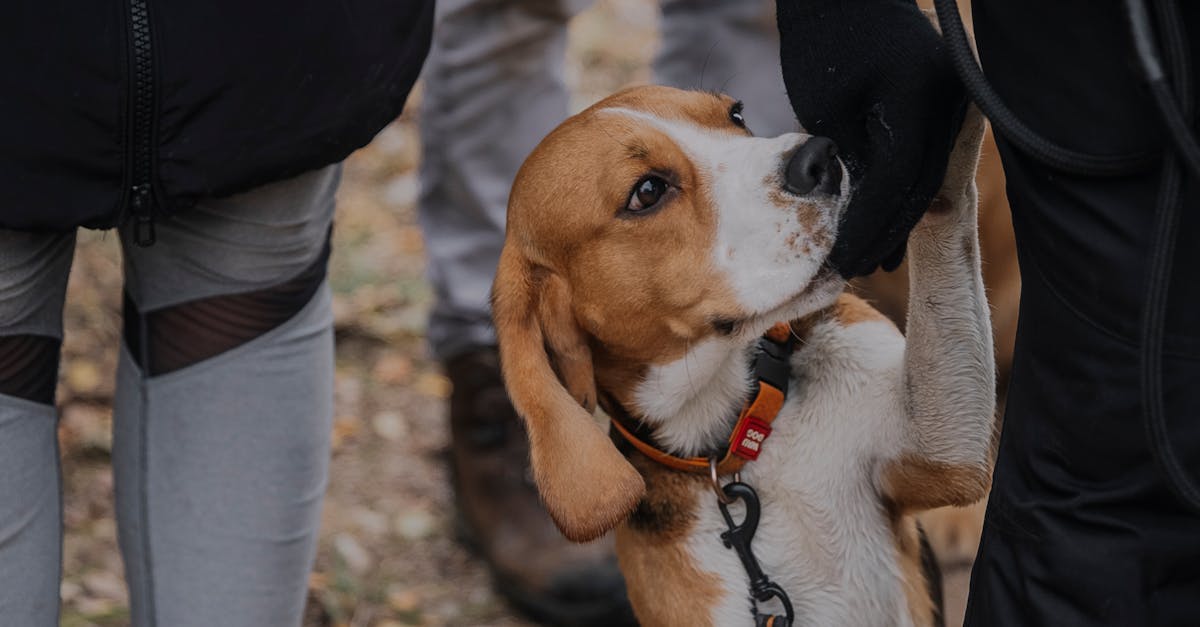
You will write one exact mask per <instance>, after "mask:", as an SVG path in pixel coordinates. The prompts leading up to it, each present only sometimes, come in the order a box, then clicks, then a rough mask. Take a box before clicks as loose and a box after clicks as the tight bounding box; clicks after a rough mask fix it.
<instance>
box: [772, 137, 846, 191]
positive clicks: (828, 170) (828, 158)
mask: <svg viewBox="0 0 1200 627" xmlns="http://www.w3.org/2000/svg"><path fill="white" fill-rule="evenodd" d="M783 188H784V189H786V190H787V191H789V192H791V193H793V194H796V195H797V196H804V195H806V194H809V193H812V192H813V191H814V190H815V191H818V192H820V193H823V194H829V195H831V196H837V195H839V194H841V191H842V166H841V164H840V163H838V160H837V144H835V143H833V140H832V139H829V138H828V137H810V138H809V139H808V141H806V142H804V143H803V144H802V145H801V146H800V147H798V148H796V150H795V152H793V153H792V156H791V157H789V158H788V160H787V163H785V164H784V166H783Z"/></svg>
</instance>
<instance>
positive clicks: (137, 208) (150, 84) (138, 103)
mask: <svg viewBox="0 0 1200 627" xmlns="http://www.w3.org/2000/svg"><path fill="white" fill-rule="evenodd" d="M129 25H130V29H129V30H130V41H131V43H132V45H133V80H132V81H131V82H132V85H131V87H132V89H131V91H132V92H133V93H132V96H131V97H132V99H133V115H132V120H131V121H130V124H131V125H132V131H131V133H130V136H131V140H132V141H131V146H130V148H131V150H130V153H131V155H132V158H131V159H130V160H129V163H130V164H131V170H132V177H131V182H132V185H131V187H130V188H129V211H130V213H131V214H132V218H133V241H134V243H136V244H137V245H138V246H149V245H151V244H153V243H154V240H155V233H154V213H155V204H154V187H153V177H154V137H153V134H154V65H153V56H152V54H151V52H152V50H151V38H150V13H149V9H148V8H147V6H146V0H130V2H129Z"/></svg>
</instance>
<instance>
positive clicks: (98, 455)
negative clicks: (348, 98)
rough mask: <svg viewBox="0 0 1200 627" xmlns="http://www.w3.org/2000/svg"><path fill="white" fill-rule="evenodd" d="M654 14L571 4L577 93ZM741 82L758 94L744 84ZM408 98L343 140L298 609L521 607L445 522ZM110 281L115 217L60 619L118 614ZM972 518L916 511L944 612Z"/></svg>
mask: <svg viewBox="0 0 1200 627" xmlns="http://www.w3.org/2000/svg"><path fill="white" fill-rule="evenodd" d="M658 23H659V10H658V6H657V4H656V3H655V2H653V1H651V0H600V1H598V2H596V3H595V4H594V5H593V6H592V7H591V8H590V9H589V10H588V11H586V12H585V13H583V14H582V15H580V16H579V17H577V18H576V19H575V20H574V21H573V22H572V24H571V28H570V39H569V48H568V56H567V58H568V61H567V78H568V83H569V86H570V88H571V92H572V109H573V110H574V111H578V110H580V109H582V108H584V107H586V106H587V105H589V104H591V103H592V102H595V101H596V100H598V99H600V98H601V97H603V96H605V95H607V94H609V93H611V92H612V91H614V90H616V89H618V88H620V87H621V86H624V85H627V84H630V83H638V82H646V81H648V80H649V77H650V70H649V66H650V61H651V59H652V58H653V55H654V53H655V50H656V46H657V43H658V36H657V33H658ZM740 97H743V98H745V99H746V100H747V109H748V111H753V107H754V103H753V98H752V96H749V95H743V96H740ZM420 98H421V90H420V87H419V86H418V88H417V89H416V90H415V91H414V93H413V95H412V99H411V100H410V103H409V106H408V107H407V109H406V111H407V112H406V113H405V115H404V116H403V117H401V118H400V119H399V120H397V121H396V122H395V123H393V124H392V125H391V126H389V127H387V128H386V129H385V130H384V131H383V132H382V133H380V134H379V135H378V136H377V137H376V138H375V140H374V141H373V142H372V143H371V144H370V145H369V146H367V147H366V148H364V149H362V150H360V151H358V152H357V153H355V154H354V155H353V156H352V157H350V159H349V160H348V161H347V162H346V168H345V175H344V179H343V183H342V186H341V190H340V193H339V197H338V200H339V206H338V213H337V219H336V228H335V232H334V248H333V258H332V262H331V263H332V265H331V270H330V279H331V283H332V286H333V290H334V295H335V296H334V308H335V315H336V323H335V324H336V334H337V340H338V347H337V380H336V421H335V425H334V433H333V443H334V450H333V465H332V469H331V481H330V486H329V491H328V495H327V497H326V500H325V510H324V519H323V525H322V537H321V543H320V551H319V555H318V558H317V564H316V568H315V571H314V573H313V574H312V577H311V580H310V585H309V604H308V609H307V612H306V618H305V625H306V627H317V626H339V627H340V626H355V627H358V626H377V627H395V626H396V625H451V624H452V625H526V624H529V623H526V622H524V621H522V620H521V619H520V618H519V617H518V616H516V615H515V614H513V613H512V611H511V610H510V609H509V608H508V606H507V605H506V604H505V603H504V602H503V600H501V599H500V598H499V597H498V596H497V595H496V594H494V593H493V592H492V590H491V587H490V582H489V580H488V576H487V573H486V572H485V570H484V568H483V566H482V565H480V564H478V563H476V562H475V561H474V560H473V559H472V558H471V556H470V555H469V554H468V553H467V551H466V550H465V549H463V548H462V547H460V546H459V545H458V544H457V542H456V540H455V537H454V519H453V516H454V514H453V503H452V496H451V493H450V487H449V486H450V483H449V481H448V478H447V477H446V468H445V465H444V456H445V451H446V447H447V445H448V433H447V426H446V420H445V412H446V408H445V399H446V397H447V396H448V394H449V382H448V381H447V380H446V379H445V378H444V377H443V376H442V375H441V374H440V372H439V369H438V367H437V365H436V364H435V363H434V362H433V361H432V360H431V358H430V357H429V356H428V352H427V348H426V346H425V344H424V339H423V338H424V335H423V334H424V327H425V322H426V317H427V314H428V310H429V307H430V305H431V302H432V294H431V292H430V290H429V288H428V286H427V285H426V283H425V282H424V280H423V278H422V277H423V273H424V258H423V244H422V239H421V234H420V231H419V230H418V228H417V225H416V215H415V214H416V211H415V202H416V198H417V194H418V183H417V166H418V161H419V158H420V154H421V147H420V145H419V137H418V132H417V127H416V115H417V111H418V105H419V100H420ZM751 115H752V114H751ZM989 158H990V161H989ZM989 164H990V167H991V169H993V170H997V171H998V162H996V159H995V155H994V154H992V155H990V157H987V156H985V163H984V166H983V168H984V169H985V170H986V169H988V168H989ZM997 176H998V175H995V176H993V177H992V180H991V181H990V182H989V183H982V184H983V185H984V186H985V189H984V195H985V203H986V202H987V200H986V199H987V195H988V193H989V192H988V190H989V189H990V190H992V192H993V196H995V195H997V194H998V199H997V200H994V201H993V202H992V205H997V203H999V204H1003V192H1002V189H1003V180H1002V178H1001V179H998V180H996V177H997ZM989 185H990V187H989ZM1001 210H1002V212H1001ZM990 211H991V213H989V214H988V215H992V216H1000V218H1002V221H1001V222H1002V223H1001V224H1000V225H999V226H997V227H995V228H996V229H998V230H1003V228H1004V223H1006V222H1007V219H1008V218H1007V206H1003V207H1001V208H1000V209H999V210H998V209H990ZM1002 240H1003V238H1002ZM1006 245H1007V246H1009V247H1010V248H1011V235H1009V236H1008V243H1007V244H1005V243H1004V242H1003V241H1001V243H1000V244H999V245H998V246H999V249H1000V250H1003V249H1004V246H1006ZM987 247H988V245H987V244H986V243H985V255H988V254H989V253H988V250H987ZM992 256H993V257H996V256H997V255H996V253H992ZM1007 263H1008V262H1007V261H1003V260H1001V261H996V262H994V264H993V265H994V266H996V267H1001V268H1007V266H1006V265H1005V264H1007ZM1014 268H1015V266H1014ZM901 276H902V275H901ZM997 280H999V279H996V278H995V277H992V279H991V281H990V282H992V283H995V282H996V281H997ZM1010 283H1011V281H1010ZM860 289H863V290H866V291H867V293H868V294H869V295H877V297H878V298H879V299H880V300H881V301H883V302H882V303H881V305H880V306H881V308H882V309H884V310H885V312H888V313H894V312H895V311H902V310H903V309H902V304H899V305H898V304H897V303H898V302H900V301H902V296H903V294H904V293H906V288H905V287H904V285H903V282H902V281H901V282H900V283H898V284H897V282H896V281H895V280H894V279H884V280H883V281H882V282H880V281H878V280H876V281H874V282H871V283H869V284H867V285H865V286H863V287H861V288H860ZM995 292H996V290H995V289H993V293H994V294H995ZM1015 293H1016V292H1015V286H1012V285H1009V286H1007V287H1004V288H1002V293H1001V295H1000V299H999V300H1000V301H1002V302H1001V305H1000V306H999V307H998V308H997V313H998V314H999V316H998V317H999V318H1002V317H1003V315H1004V313H1005V312H1006V311H1009V310H1011V311H1013V312H1015ZM120 299H121V270H120V254H119V246H118V243H117V240H116V237H115V235H114V234H112V233H100V232H93V231H85V232H83V233H82V235H81V237H80V242H79V246H78V247H77V249H76V258H75V264H74V267H73V270H72V274H71V280H70V287H69V294H68V299H67V309H66V323H67V332H66V333H67V334H66V339H65V345H64V349H63V358H64V361H63V365H62V370H61V375H60V387H59V393H58V398H59V403H60V405H61V408H62V420H61V427H60V439H61V443H62V455H63V458H64V485H65V494H66V495H65V499H66V500H65V524H66V540H65V555H64V560H65V564H64V573H65V574H64V579H63V584H62V599H63V604H64V608H63V618H62V624H63V625H65V626H67V627H83V626H86V625H98V626H118V625H127V624H128V609H127V607H126V605H127V595H126V591H125V584H124V580H123V577H122V566H121V560H120V556H119V554H118V551H117V544H116V530H115V525H114V521H113V512H112V477H111V469H110V464H109V457H110V450H111V441H112V438H111V400H112V392H113V374H114V373H115V363H116V348H117V346H118V343H119V338H120V328H121V323H120V305H121V300H120ZM897 299H899V300H897ZM889 307H891V308H892V310H891V311H889V310H888V308H889ZM896 307H899V308H900V309H896ZM1014 321H1015V318H1014ZM997 324H998V325H999V324H1001V320H998V321H997ZM1004 341H1006V340H1005V339H1004V338H1003V337H1002V338H1001V342H1004ZM1007 341H1009V342H1011V339H1008V340H1007ZM1001 350H1003V349H1001ZM1002 368H1003V365H1002ZM978 522H979V513H978V508H975V509H968V510H962V511H955V512H948V513H939V514H936V515H935V516H933V517H932V518H931V519H930V520H929V521H928V522H927V526H929V527H930V528H931V531H932V533H933V535H934V536H935V538H934V540H935V544H937V545H938V546H939V549H940V555H939V557H940V558H941V559H942V560H943V565H944V567H945V569H946V577H947V604H948V614H949V617H950V619H951V624H957V622H958V621H960V620H961V618H960V617H961V613H962V609H961V608H962V603H963V599H964V598H965V592H966V576H967V572H969V567H970V559H971V556H973V555H974V548H975V543H976V542H977V540H978ZM196 593H197V594H203V591H200V590H197V592H196Z"/></svg>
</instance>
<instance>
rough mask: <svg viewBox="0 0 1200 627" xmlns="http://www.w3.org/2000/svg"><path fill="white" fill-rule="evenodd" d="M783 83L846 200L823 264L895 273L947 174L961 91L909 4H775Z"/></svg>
mask: <svg viewBox="0 0 1200 627" xmlns="http://www.w3.org/2000/svg"><path fill="white" fill-rule="evenodd" d="M777 10H778V18H779V39H780V53H781V55H780V56H781V58H782V61H783V80H784V83H785V84H786V86H787V92H788V98H789V99H790V100H791V103H792V109H794V110H795V112H796V116H797V117H798V118H799V120H800V123H801V124H802V125H803V126H804V128H805V130H806V131H807V132H809V133H812V134H814V135H823V136H825V137H829V138H830V139H832V140H833V141H834V142H836V143H837V145H838V154H839V155H840V156H841V157H842V159H843V161H844V162H845V163H846V167H847V169H849V171H850V175H851V189H852V190H854V196H853V197H852V198H851V200H850V205H849V207H848V208H847V210H846V213H845V215H844V216H843V218H842V223H841V225H840V229H839V232H838V238H837V242H836V243H835V244H834V247H833V252H832V254H831V256H830V262H831V263H832V264H833V265H834V267H836V268H837V269H838V271H839V272H840V273H841V274H842V276H844V277H846V278H852V277H855V276H859V275H864V274H870V273H871V272H873V271H874V270H875V268H876V267H877V266H879V265H880V264H881V263H882V264H883V266H884V269H886V270H893V269H895V267H896V266H897V265H899V264H900V261H901V259H902V258H903V257H904V248H905V243H906V242H907V239H908V233H909V231H910V230H912V227H913V226H914V225H915V224H916V223H917V221H918V220H920V218H921V215H922V214H924V212H925V209H926V208H928V206H929V202H930V201H931V200H932V199H933V195H934V194H935V193H937V190H938V187H939V186H940V185H941V183H942V177H943V176H944V175H945V173H946V161H947V159H948V157H949V156H950V150H951V148H953V147H954V140H955V137H956V136H957V135H958V129H959V127H960V126H961V125H962V120H963V115H964V113H965V111H966V103H967V99H966V93H965V91H964V89H963V87H962V84H961V83H960V82H959V80H958V77H957V76H956V75H955V73H954V68H953V67H952V66H951V63H950V59H949V57H948V56H947V55H946V54H945V51H944V50H943V45H942V40H941V37H940V36H939V35H938V33H937V31H935V30H934V28H933V25H932V24H931V23H930V22H929V19H928V18H926V17H925V15H924V14H922V13H921V11H920V10H919V9H918V8H917V6H916V4H915V3H914V2H913V1H912V0H778V1H777Z"/></svg>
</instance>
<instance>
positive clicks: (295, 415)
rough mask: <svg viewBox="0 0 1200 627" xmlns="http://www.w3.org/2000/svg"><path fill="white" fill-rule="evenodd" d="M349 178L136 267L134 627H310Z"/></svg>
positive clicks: (186, 215) (129, 475)
mask: <svg viewBox="0 0 1200 627" xmlns="http://www.w3.org/2000/svg"><path fill="white" fill-rule="evenodd" d="M339 177H340V166H329V167H327V168H324V169H321V170H317V171H313V172H310V173H307V174H304V175H301V176H299V177H297V178H295V179H291V180H288V181H283V182H280V183H274V184H271V185H267V186H264V187H261V188H258V189H256V190H253V191H250V192H247V193H244V194H239V195H236V196H232V197H229V198H222V199H212V200H208V201H202V202H201V203H200V204H199V205H197V206H196V207H195V208H192V209H190V210H188V211H186V212H181V213H179V214H178V215H176V216H174V217H173V218H171V219H168V220H163V221H162V222H161V223H160V225H159V227H158V241H157V243H155V244H154V245H153V246H151V247H149V248H139V247H137V246H135V245H133V244H132V242H131V240H130V235H131V234H130V233H129V232H128V231H126V230H123V231H122V233H121V236H122V244H123V245H124V251H125V256H126V277H125V280H126V283H125V286H126V305H125V338H124V343H123V344H124V345H123V347H122V351H121V357H120V365H119V370H118V376H117V398H116V408H115V413H114V431H115V433H114V442H113V465H114V472H115V476H116V497H117V520H118V525H119V528H118V531H119V539H120V545H121V551H122V554H123V557H124V559H125V570H126V576H127V579H128V581H129V589H130V600H131V605H132V612H133V623H134V625H136V626H137V627H188V626H193V625H194V626H197V627H201V626H204V627H207V626H211V625H222V626H223V627H241V626H244V627H257V626H261V625H281V626H283V625H298V624H299V623H300V619H301V613H302V611H303V608H304V602H305V595H306V591H307V582H308V575H309V571H310V569H311V567H312V561H313V557H314V555H315V551H316V542H317V531H318V525H319V522H320V509H321V500H322V497H323V495H324V492H325V485H326V478H327V470H328V461H329V437H330V436H329V434H330V428H331V424H332V417H333V398H332V388H333V331H332V313H331V306H330V294H329V290H328V287H327V286H326V283H325V267H326V261H327V257H328V237H329V231H330V226H331V221H332V216H333V206H334V191H335V190H336V188H337V183H338V180H339Z"/></svg>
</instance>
